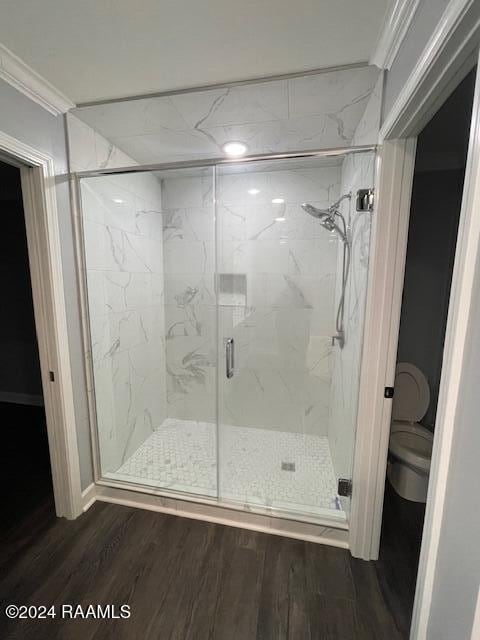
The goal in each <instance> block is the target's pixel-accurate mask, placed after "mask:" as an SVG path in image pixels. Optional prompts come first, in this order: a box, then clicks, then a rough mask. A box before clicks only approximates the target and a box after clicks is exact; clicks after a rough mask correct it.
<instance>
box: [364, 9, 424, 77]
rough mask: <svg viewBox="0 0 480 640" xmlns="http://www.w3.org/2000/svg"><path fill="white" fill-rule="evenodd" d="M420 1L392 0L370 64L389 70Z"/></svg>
mask: <svg viewBox="0 0 480 640" xmlns="http://www.w3.org/2000/svg"><path fill="white" fill-rule="evenodd" d="M419 4H420V0H393V1H392V2H391V4H390V7H389V8H388V10H387V15H386V16H385V20H384V21H383V26H382V30H381V31H380V35H379V37H378V40H377V45H376V47H375V51H374V52H373V55H372V57H371V58H370V64H374V65H375V66H377V67H379V69H390V67H391V66H392V64H393V61H394V60H395V57H396V55H397V53H398V50H399V49H400V46H401V44H402V42H403V39H404V38H405V35H406V33H407V31H408V28H409V26H410V23H411V22H412V18H413V16H414V15H415V11H416V10H417V8H418V5H419Z"/></svg>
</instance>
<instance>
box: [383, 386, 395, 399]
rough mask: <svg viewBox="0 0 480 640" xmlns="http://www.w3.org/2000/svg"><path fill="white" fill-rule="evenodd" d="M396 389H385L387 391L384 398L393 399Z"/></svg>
mask: <svg viewBox="0 0 480 640" xmlns="http://www.w3.org/2000/svg"><path fill="white" fill-rule="evenodd" d="M394 392H395V389H394V388H393V387H385V391H384V392H383V397H384V398H393V394H394Z"/></svg>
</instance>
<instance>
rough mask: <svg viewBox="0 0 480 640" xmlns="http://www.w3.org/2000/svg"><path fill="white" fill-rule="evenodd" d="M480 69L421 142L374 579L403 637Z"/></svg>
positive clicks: (406, 631) (407, 624)
mask: <svg viewBox="0 0 480 640" xmlns="http://www.w3.org/2000/svg"><path fill="white" fill-rule="evenodd" d="M475 74H476V69H474V70H472V71H471V72H470V73H469V74H468V75H467V76H466V77H465V78H464V80H463V81H462V82H461V83H460V84H459V85H458V86H457V88H456V89H455V91H454V92H453V93H452V94H451V95H450V97H449V98H448V99H447V100H446V101H445V102H444V104H443V105H442V106H441V107H440V109H439V110H438V111H437V113H436V114H435V115H434V116H433V118H432V119H431V120H430V122H429V123H428V124H427V125H426V126H425V127H424V129H423V130H422V132H421V133H420V134H419V136H418V141H417V152H416V158H415V169H414V178H413V190H412V198H411V204H410V219H409V231H408V244H407V254H406V264H405V277H404V286H403V296H402V307H401V317H400V331H399V340H398V351H397V368H396V377H395V387H394V389H395V393H394V399H393V408H392V423H391V428H390V443H389V453H388V464H387V480H386V485H385V497H384V509H383V520H382V535H381V543H380V556H379V560H378V565H377V567H378V570H379V575H380V576H381V581H382V583H383V588H384V591H385V592H386V595H387V598H388V599H389V601H390V603H391V604H392V611H393V613H394V616H395V618H396V623H397V626H398V628H399V630H400V631H401V632H402V634H403V635H404V636H405V637H408V635H409V630H410V624H411V617H412V609H413V601H414V596H415V586H416V578H417V570H418V561H419V554H420V546H421V540H422V533H423V521H424V515H425V504H426V498H427V488H428V479H429V470H430V459H431V451H432V446H433V440H434V437H435V419H436V411H437V403H438V392H439V385H440V378H441V372H442V360H443V347H444V341H445V331H446V325H447V315H448V308H449V298H450V288H451V281H452V274H453V266H454V260H455V251H456V243H457V233H458V224H459V217H460V210H461V204H462V195H463V183H464V178H465V168H466V161H467V151H468V144H469V134H470V122H471V114H472V106H473V95H474V88H475Z"/></svg>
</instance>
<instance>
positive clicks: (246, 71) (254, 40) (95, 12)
mask: <svg viewBox="0 0 480 640" xmlns="http://www.w3.org/2000/svg"><path fill="white" fill-rule="evenodd" d="M388 3H389V0H362V1H359V0H137V1H132V0H60V1H59V0H41V1H36V2H32V0H2V2H1V6H0V42H2V43H3V44H4V45H5V46H6V47H8V48H9V49H10V50H11V51H13V53H15V54H16V55H17V56H19V57H20V58H22V59H23V60H24V61H25V62H26V63H27V64H28V65H30V66H31V67H32V69H34V70H35V71H37V72H38V73H40V74H41V75H42V76H43V77H44V78H46V79H47V80H48V81H49V82H51V83H52V84H53V85H54V86H55V87H57V88H58V89H59V90H60V91H62V92H63V93H65V94H66V95H67V96H68V97H69V98H70V99H71V100H73V101H74V102H76V103H81V102H86V101H92V100H101V99H107V98H112V97H120V96H129V95H136V94H144V93H150V92H154V91H166V90H170V89H178V88H185V87H192V86H198V85H204V84H213V83H221V82H230V81H233V80H242V79H249V78H254V77H262V76H268V75H274V74H283V73H290V72H296V71H305V70H309V69H315V68H321V67H330V66H336V65H342V64H348V63H352V62H360V61H367V60H368V59H369V57H370V54H371V53H372V51H373V49H374V47H375V44H376V40H377V36H378V32H379V30H380V27H381V24H382V21H383V17H384V15H385V11H386V8H387V5H388Z"/></svg>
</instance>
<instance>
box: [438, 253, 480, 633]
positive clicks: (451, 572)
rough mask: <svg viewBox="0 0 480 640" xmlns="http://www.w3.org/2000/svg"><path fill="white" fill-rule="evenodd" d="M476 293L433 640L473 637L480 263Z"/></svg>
mask: <svg viewBox="0 0 480 640" xmlns="http://www.w3.org/2000/svg"><path fill="white" fill-rule="evenodd" d="M474 292H475V293H474V297H473V299H472V306H471V309H472V311H471V314H470V320H469V330H468V338H467V344H466V348H465V354H466V357H465V361H464V364H463V371H462V387H461V394H460V397H459V402H458V406H459V408H460V409H459V413H458V415H457V421H456V425H455V433H454V436H453V447H452V454H451V458H450V466H449V472H448V477H447V494H446V500H445V506H444V513H443V520H442V529H441V534H440V544H439V550H438V556H437V566H436V570H435V577H434V589H433V595H432V605H431V610H430V619H429V624H428V632H427V638H428V639H429V640H451V639H452V638H456V639H457V638H458V640H468V639H469V638H470V632H471V628H472V622H473V617H474V612H475V606H476V601H477V594H478V589H479V584H480V548H479V544H478V542H479V540H480V510H479V509H478V496H479V495H480V474H479V471H478V455H479V452H480V428H479V419H478V416H479V414H480V401H479V395H478V381H479V380H480V261H479V262H477V267H476V276H475V284H474Z"/></svg>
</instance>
